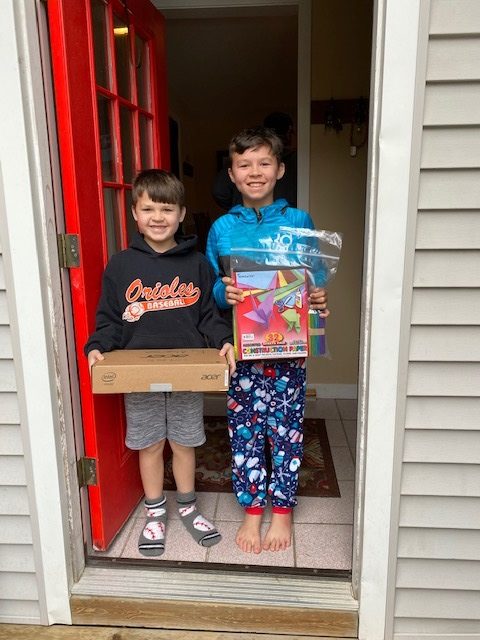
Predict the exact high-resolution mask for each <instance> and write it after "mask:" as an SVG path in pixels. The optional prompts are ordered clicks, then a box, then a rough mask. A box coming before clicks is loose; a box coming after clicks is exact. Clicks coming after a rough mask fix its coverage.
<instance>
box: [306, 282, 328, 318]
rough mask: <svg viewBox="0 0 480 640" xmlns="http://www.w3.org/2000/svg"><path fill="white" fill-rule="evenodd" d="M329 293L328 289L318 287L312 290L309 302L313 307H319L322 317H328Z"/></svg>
mask: <svg viewBox="0 0 480 640" xmlns="http://www.w3.org/2000/svg"><path fill="white" fill-rule="evenodd" d="M327 301H328V293H327V291H326V289H320V287H316V288H315V289H312V290H311V291H310V295H309V296H308V302H309V303H310V308H311V309H319V310H320V317H321V318H328V316H329V315H330V310H329V309H327Z"/></svg>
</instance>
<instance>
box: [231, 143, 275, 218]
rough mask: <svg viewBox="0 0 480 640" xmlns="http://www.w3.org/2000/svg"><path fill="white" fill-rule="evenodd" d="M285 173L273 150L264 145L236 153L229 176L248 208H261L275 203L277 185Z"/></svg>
mask: <svg viewBox="0 0 480 640" xmlns="http://www.w3.org/2000/svg"><path fill="white" fill-rule="evenodd" d="M284 172H285V165H284V164H283V162H281V163H279V162H278V160H277V158H276V157H275V156H274V155H273V153H272V151H271V149H270V148H269V147H268V146H266V145H262V146H260V147H254V148H252V149H247V150H246V151H244V152H243V153H234V154H233V157H232V167H231V169H229V175H230V179H231V180H232V182H234V183H235V186H236V187H237V189H238V190H239V191H240V193H241V194H242V197H243V204H244V205H245V206H246V207H252V208H260V207H264V206H266V205H268V204H271V203H272V202H273V190H274V188H275V183H276V182H277V180H279V179H280V178H281V177H282V176H283V174H284Z"/></svg>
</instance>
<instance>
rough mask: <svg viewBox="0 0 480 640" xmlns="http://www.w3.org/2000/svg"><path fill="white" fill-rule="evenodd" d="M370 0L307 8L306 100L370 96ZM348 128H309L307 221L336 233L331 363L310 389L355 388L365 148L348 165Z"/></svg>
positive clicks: (313, 372)
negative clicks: (309, 37)
mask: <svg viewBox="0 0 480 640" xmlns="http://www.w3.org/2000/svg"><path fill="white" fill-rule="evenodd" d="M372 4H373V3H372V0H356V1H355V2H351V0H315V1H314V2H312V100H329V99H330V98H332V97H333V98H334V99H351V98H358V97H360V96H363V97H365V98H366V97H368V96H369V83H370V53H371V38H372V20H373V15H372V13H373V8H372ZM349 150H350V124H344V126H343V130H342V131H341V132H340V133H335V132H334V131H328V132H327V131H325V126H324V125H323V124H314V125H312V126H311V152H310V213H311V215H312V217H313V219H314V221H315V226H316V228H317V229H328V230H330V231H340V232H342V233H343V248H342V255H341V259H340V264H339V269H338V273H337V275H336V277H335V279H334V281H333V282H332V284H331V286H330V287H329V307H330V309H331V317H330V318H329V320H328V321H327V344H328V347H329V351H330V354H331V359H326V358H311V359H310V360H309V363H308V366H309V382H310V383H317V384H345V385H356V383H357V375H358V350H359V328H360V298H361V284H362V262H363V243H364V219H365V215H364V213H365V195H366V180H367V147H366V146H364V147H361V148H359V149H358V151H357V155H356V157H354V158H352V157H350V153H349Z"/></svg>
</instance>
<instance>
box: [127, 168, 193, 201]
mask: <svg viewBox="0 0 480 640" xmlns="http://www.w3.org/2000/svg"><path fill="white" fill-rule="evenodd" d="M145 192H146V193H147V195H148V197H149V198H150V199H151V200H153V202H165V203H167V204H177V205H179V206H180V207H183V206H185V187H184V186H183V184H182V183H181V182H180V180H179V179H178V178H177V176H175V175H174V174H173V173H170V172H169V171H165V170H164V169H145V171H140V173H139V174H138V175H137V177H136V178H135V180H134V181H133V187H132V202H133V204H134V205H136V204H137V200H138V199H139V198H140V197H141V195H142V194H143V193H145Z"/></svg>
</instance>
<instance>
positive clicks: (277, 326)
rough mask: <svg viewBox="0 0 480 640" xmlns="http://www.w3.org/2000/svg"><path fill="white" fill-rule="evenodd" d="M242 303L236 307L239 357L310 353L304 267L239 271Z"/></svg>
mask: <svg viewBox="0 0 480 640" xmlns="http://www.w3.org/2000/svg"><path fill="white" fill-rule="evenodd" d="M233 277H234V280H235V286H236V287H238V288H239V289H242V290H243V298H244V299H243V302H242V303H240V304H238V305H235V307H234V308H233V317H234V337H235V353H236V358H237V359H238V360H264V359H277V358H304V357H305V356H308V342H309V340H308V303H307V280H306V271H305V269H288V268H286V269H272V270H267V271H237V272H234V274H233Z"/></svg>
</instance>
